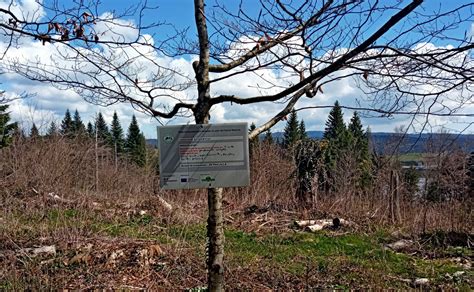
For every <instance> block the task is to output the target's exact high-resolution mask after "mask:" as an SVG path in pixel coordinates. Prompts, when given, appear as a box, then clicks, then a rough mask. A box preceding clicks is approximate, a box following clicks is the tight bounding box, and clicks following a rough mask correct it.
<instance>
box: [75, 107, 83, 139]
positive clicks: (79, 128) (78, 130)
mask: <svg viewBox="0 0 474 292" xmlns="http://www.w3.org/2000/svg"><path fill="white" fill-rule="evenodd" d="M72 132H73V133H74V134H75V135H83V134H85V132H86V127H85V126H84V123H83V122H82V119H81V116H80V115H79V112H78V111H77V109H76V111H75V112H74V119H73V120H72Z"/></svg>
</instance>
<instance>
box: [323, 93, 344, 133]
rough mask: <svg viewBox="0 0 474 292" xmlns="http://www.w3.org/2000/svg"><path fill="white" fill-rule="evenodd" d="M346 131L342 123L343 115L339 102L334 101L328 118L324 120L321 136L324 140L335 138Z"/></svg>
mask: <svg viewBox="0 0 474 292" xmlns="http://www.w3.org/2000/svg"><path fill="white" fill-rule="evenodd" d="M345 131H346V125H345V124H344V117H343V114H342V109H341V106H340V105H339V102H338V101H336V102H335V103H334V107H333V108H332V109H331V111H330V112H329V116H328V120H327V121H326V128H325V129H324V135H323V138H324V139H326V140H328V141H329V140H335V139H338V138H341V136H342V135H343V134H344V132H345Z"/></svg>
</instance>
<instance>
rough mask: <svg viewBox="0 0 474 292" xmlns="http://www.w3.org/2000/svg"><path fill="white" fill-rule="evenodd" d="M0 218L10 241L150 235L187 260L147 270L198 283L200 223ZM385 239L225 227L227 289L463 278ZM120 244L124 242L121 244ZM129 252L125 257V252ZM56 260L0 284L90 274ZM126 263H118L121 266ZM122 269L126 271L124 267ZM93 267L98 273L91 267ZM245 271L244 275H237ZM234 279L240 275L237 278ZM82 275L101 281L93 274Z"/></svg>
mask: <svg viewBox="0 0 474 292" xmlns="http://www.w3.org/2000/svg"><path fill="white" fill-rule="evenodd" d="M4 220H6V221H7V222H10V223H11V224H5V225H3V227H2V228H1V229H2V230H1V231H2V233H3V234H7V235H8V236H9V237H10V238H12V239H13V240H14V241H17V242H25V243H27V244H31V242H37V241H38V238H40V237H43V238H44V237H46V238H48V240H49V242H50V244H60V241H61V236H65V235H67V236H70V234H71V233H74V234H76V236H77V238H79V239H78V240H79V241H80V238H82V240H88V239H91V238H110V239H118V240H125V239H126V240H128V242H134V241H137V242H141V241H146V242H154V243H157V244H160V245H162V246H165V247H167V248H166V249H167V251H170V252H171V253H172V254H174V253H177V254H180V255H179V257H180V258H181V257H184V259H185V261H186V260H187V261H188V262H185V263H180V262H179V260H176V259H174V260H173V261H174V263H173V265H172V266H170V267H169V268H163V267H162V266H160V267H156V268H155V273H163V275H167V276H170V275H171V276H173V277H176V279H180V277H183V276H184V277H188V276H189V275H191V274H196V275H200V276H196V279H197V280H196V282H197V284H199V283H202V282H203V280H202V279H204V276H203V275H205V271H204V270H203V269H204V260H205V244H206V227H205V223H204V222H199V223H196V224H182V223H179V222H178V223H172V224H170V223H167V224H164V223H163V222H162V218H160V217H158V216H156V215H155V214H144V215H139V214H132V215H129V216H108V215H107V214H105V213H101V212H96V211H94V210H89V209H80V208H64V209H61V208H57V207H50V208H47V209H46V210H37V211H34V212H33V211H31V212H20V211H15V212H12V213H9V214H8V216H6V217H4ZM19 239H21V240H19ZM30 240H31V242H29V241H30ZM76 241H77V240H76ZM388 241H390V235H389V233H388V232H386V231H385V230H378V231H376V232H372V233H369V234H365V233H346V234H334V233H331V232H329V231H328V232H326V231H324V232H319V233H304V232H296V231H293V230H291V229H290V228H285V229H283V230H281V231H279V232H277V233H273V234H265V235H259V234H256V233H253V232H244V231H242V230H239V229H237V228H236V227H232V226H226V231H225V261H226V267H227V268H226V269H227V273H228V275H232V276H230V277H229V278H228V280H227V283H228V284H229V285H230V287H234V288H255V289H258V287H256V286H252V285H254V284H255V281H257V282H258V283H263V284H265V285H268V286H265V287H276V288H278V287H283V288H284V287H287V288H288V287H316V288H327V287H330V288H335V289H347V288H354V287H358V288H368V287H377V288H406V287H407V282H406V280H405V279H409V280H413V279H414V278H430V279H432V281H433V282H432V283H433V284H434V285H441V286H440V287H445V286H443V285H448V286H447V287H456V288H460V289H461V288H463V287H465V286H466V285H467V284H466V283H465V282H463V281H460V282H453V281H447V280H446V278H445V275H446V274H447V273H448V274H453V273H454V272H456V271H460V270H462V269H461V267H460V266H457V265H455V264H454V263H452V262H450V261H448V260H446V259H435V260H427V259H422V258H420V257H416V256H412V255H407V254H400V253H394V252H392V251H389V250H387V249H386V248H384V243H386V242H388ZM126 248H127V247H126V246H125V247H124V249H126ZM134 248H135V247H134ZM446 250H447V251H448V252H449V253H450V254H453V255H458V256H466V255H467V256H472V251H471V250H467V249H462V248H456V249H453V248H448V249H446ZM76 253H77V251H74V250H67V249H65V248H63V250H60V252H59V254H58V255H57V257H66V256H69V257H71V256H73V255H75V254H76ZM104 253H105V252H104ZM109 253H110V252H109ZM181 253H183V254H181ZM130 256H131V257H132V258H133V252H132V253H130ZM135 257H136V256H135ZM168 260H169V261H171V260H170V259H168ZM62 262H63V260H62V259H61V260H58V261H56V262H55V264H54V265H52V266H51V267H50V268H49V270H48V269H47V270H46V272H38V271H41V270H42V269H44V266H42V264H40V261H36V260H35V261H31V262H29V263H28V265H27V266H25V267H24V268H21V267H20V268H18V269H19V270H21V269H23V270H22V271H21V273H25V274H26V278H28V277H29V278H30V279H29V280H28V281H27V282H24V281H23V280H22V279H26V278H25V277H22V278H15V277H13V276H12V277H10V278H8V277H5V278H3V279H2V277H0V288H1V289H10V287H31V285H32V284H29V283H30V282H31V281H32V282H31V283H40V284H41V285H43V284H44V283H56V284H58V283H62V280H61V279H46V280H45V279H37V280H35V277H36V276H33V274H35V273H36V274H38V273H39V274H40V275H43V277H56V275H55V273H58V274H61V275H62V277H66V278H68V277H69V278H71V277H74V278H77V275H82V274H84V273H85V275H87V274H88V273H90V272H89V270H88V269H89V268H88V267H87V266H81V265H79V266H74V267H64V266H63V265H62ZM191 262H192V263H197V264H196V266H189V264H190V263H191ZM58 263H59V264H58ZM58 266H59V267H60V269H59V270H58ZM127 269H130V268H127ZM127 269H125V268H124V270H127ZM53 270H54V274H53V275H49V276H44V273H46V274H47V273H48V271H53ZM33 271H34V272H33ZM102 272H103V271H102ZM129 272H130V271H129V270H127V273H129ZM12 273H16V274H18V273H19V271H12ZM21 273H20V274H21ZM42 273H43V274H42ZM98 273H101V272H100V271H98ZM118 273H120V272H119V271H118ZM137 273H139V274H140V273H143V272H140V271H139V272H137ZM183 273H184V274H183ZM28 275H29V276H28ZM235 275H240V276H238V277H237V276H235ZM472 276H473V274H472V272H468V277H471V278H472ZM38 277H39V276H38ZM245 277H248V278H251V279H249V280H245ZM241 278H244V279H243V280H241ZM94 279H96V278H94ZM15 281H19V283H17V282H15ZM22 281H23V282H22ZM25 281H26V280H25ZM35 281H36V282H35ZM88 281H101V280H100V278H97V279H96V280H88ZM176 281H178V280H176ZM242 281H244V282H242ZM204 283H205V282H204ZM263 284H262V285H263ZM38 285H39V284H38ZM183 285H184V284H183ZM242 285H243V286H242ZM246 285H247V286H246ZM283 285H287V286H283ZM33 286H34V285H33ZM262 287H263V286H261V287H260V288H262Z"/></svg>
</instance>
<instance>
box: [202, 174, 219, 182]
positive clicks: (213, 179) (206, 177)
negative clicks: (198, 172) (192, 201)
mask: <svg viewBox="0 0 474 292" xmlns="http://www.w3.org/2000/svg"><path fill="white" fill-rule="evenodd" d="M201 181H202V182H211V181H216V179H215V178H213V177H212V176H210V175H205V176H201Z"/></svg>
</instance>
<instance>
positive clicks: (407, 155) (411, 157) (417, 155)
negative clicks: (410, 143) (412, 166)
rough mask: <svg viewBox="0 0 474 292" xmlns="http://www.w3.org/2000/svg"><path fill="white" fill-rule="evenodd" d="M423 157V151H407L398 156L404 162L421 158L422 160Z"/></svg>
mask: <svg viewBox="0 0 474 292" xmlns="http://www.w3.org/2000/svg"><path fill="white" fill-rule="evenodd" d="M422 158H423V153H415V152H411V153H405V154H402V155H400V156H399V157H398V159H399V160H400V161H402V162H406V161H420V160H422Z"/></svg>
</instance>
